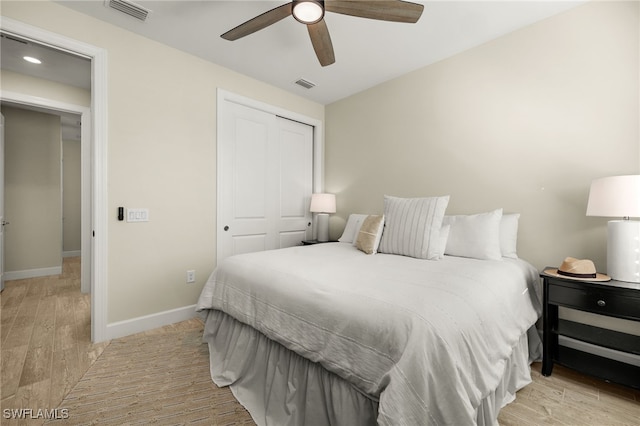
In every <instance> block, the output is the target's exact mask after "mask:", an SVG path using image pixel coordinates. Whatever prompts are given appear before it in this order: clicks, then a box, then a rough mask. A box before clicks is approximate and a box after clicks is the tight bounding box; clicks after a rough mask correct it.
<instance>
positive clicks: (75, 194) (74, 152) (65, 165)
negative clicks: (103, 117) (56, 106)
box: [62, 140, 82, 254]
mask: <svg viewBox="0 0 640 426" xmlns="http://www.w3.org/2000/svg"><path fill="white" fill-rule="evenodd" d="M80 152H81V151H80V141H73V140H63V141H62V159H63V161H62V251H63V254H64V253H69V252H79V251H80V249H81V241H82V240H81V234H80V231H81V229H82V228H81V225H82V218H81V215H80V211H81V210H80V207H81V200H82V198H81V192H80V182H81V175H80V171H81V167H80V166H81V159H80ZM72 254H74V253H72Z"/></svg>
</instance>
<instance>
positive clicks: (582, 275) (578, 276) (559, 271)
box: [558, 269, 597, 278]
mask: <svg viewBox="0 0 640 426" xmlns="http://www.w3.org/2000/svg"><path fill="white" fill-rule="evenodd" d="M558 275H564V276H565V277H573V278H596V276H597V275H596V274H595V273H594V274H575V273H573V272H565V271H561V270H560V269H558Z"/></svg>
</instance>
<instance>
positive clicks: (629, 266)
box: [607, 220, 640, 283]
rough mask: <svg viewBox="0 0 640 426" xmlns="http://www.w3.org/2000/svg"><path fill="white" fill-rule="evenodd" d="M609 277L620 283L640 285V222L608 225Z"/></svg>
mask: <svg viewBox="0 0 640 426" xmlns="http://www.w3.org/2000/svg"><path fill="white" fill-rule="evenodd" d="M607 275H609V276H610V277H611V278H612V279H614V280H618V281H626V282H632V283H640V221H637V220H611V221H609V222H608V223H607Z"/></svg>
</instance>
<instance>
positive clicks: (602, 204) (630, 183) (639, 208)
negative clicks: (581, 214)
mask: <svg viewBox="0 0 640 426" xmlns="http://www.w3.org/2000/svg"><path fill="white" fill-rule="evenodd" d="M587 216H603V217H620V218H622V217H640V175H627V176H611V177H605V178H601V179H595V180H594V181H593V182H592V183H591V189H590V190H589V202H588V203H587Z"/></svg>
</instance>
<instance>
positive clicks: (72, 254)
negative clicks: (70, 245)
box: [62, 250, 82, 257]
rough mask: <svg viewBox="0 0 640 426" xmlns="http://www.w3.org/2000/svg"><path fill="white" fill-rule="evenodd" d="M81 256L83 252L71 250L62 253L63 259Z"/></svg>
mask: <svg viewBox="0 0 640 426" xmlns="http://www.w3.org/2000/svg"><path fill="white" fill-rule="evenodd" d="M80 256H82V251H81V250H69V251H63V252H62V257H80Z"/></svg>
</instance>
